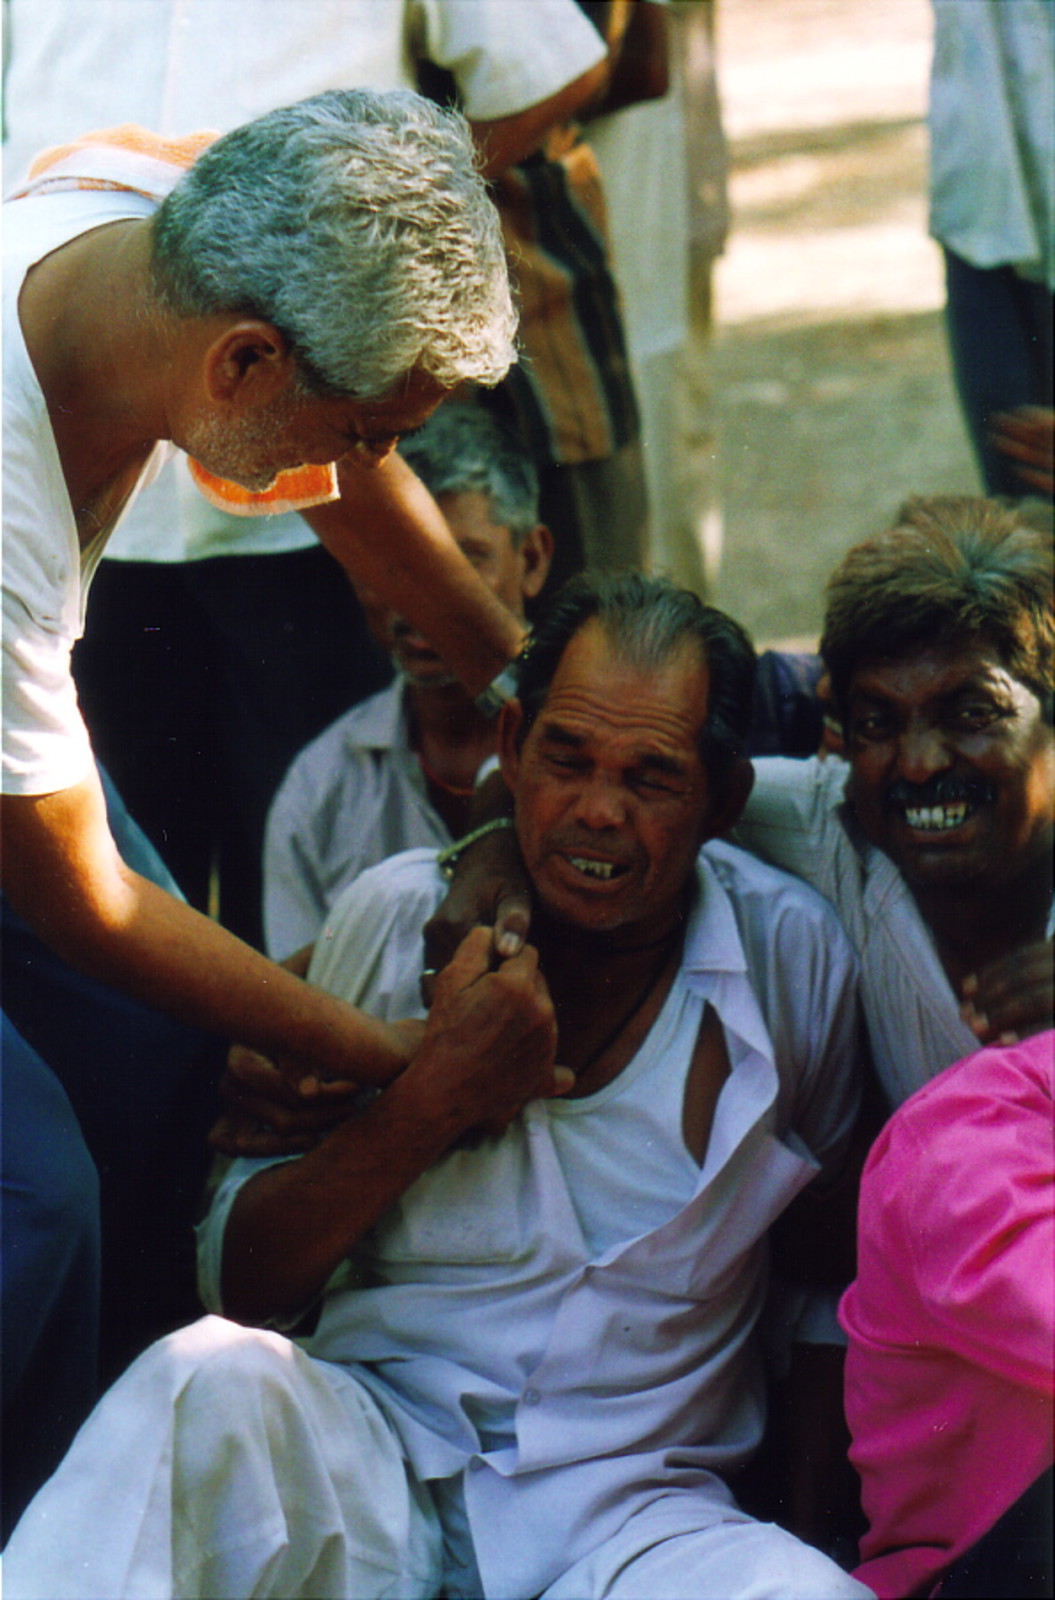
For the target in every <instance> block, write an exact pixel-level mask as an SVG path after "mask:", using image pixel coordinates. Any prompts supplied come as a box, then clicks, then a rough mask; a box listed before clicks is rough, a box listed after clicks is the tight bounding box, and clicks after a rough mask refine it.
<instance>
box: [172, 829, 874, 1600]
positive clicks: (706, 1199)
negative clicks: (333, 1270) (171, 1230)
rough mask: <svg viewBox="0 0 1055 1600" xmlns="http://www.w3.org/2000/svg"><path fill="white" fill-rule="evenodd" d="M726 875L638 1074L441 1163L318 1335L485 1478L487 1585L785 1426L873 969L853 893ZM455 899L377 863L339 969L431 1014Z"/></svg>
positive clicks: (542, 1562) (449, 1464)
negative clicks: (850, 908) (780, 1299)
mask: <svg viewBox="0 0 1055 1600" xmlns="http://www.w3.org/2000/svg"><path fill="white" fill-rule="evenodd" d="M698 890H699V892H698V896H697V901H696V905H695V908H694V910H693V912H692V914H691V917H690V922H689V926H688V929H687V932H686V939H685V948H684V954H683V962H682V967H681V970H680V972H679V973H678V975H677V976H676V978H675V980H674V984H673V985H672V988H671V991H670V993H669V994H668V996H667V999H666V1001H665V1003H664V1006H663V1008H662V1011H661V1014H660V1016H659V1017H658V1018H657V1021H656V1023H655V1024H654V1025H653V1028H652V1030H651V1031H650V1033H649V1036H648V1038H647V1040H646V1041H645V1043H644V1044H643V1045H642V1047H641V1050H640V1051H639V1052H638V1054H637V1056H635V1058H634V1060H633V1061H632V1062H631V1063H630V1064H629V1066H628V1067H627V1068H626V1069H625V1071H624V1072H623V1073H622V1074H620V1076H619V1077H618V1078H617V1079H615V1080H614V1081H613V1082H612V1083H611V1084H609V1085H607V1086H606V1087H605V1088H604V1089H602V1090H600V1091H599V1092H598V1093H597V1094H596V1095H592V1096H588V1097H583V1098H582V1099H577V1100H568V1101H561V1100H553V1101H539V1102H534V1103H532V1104H531V1105H529V1106H528V1107H527V1109H526V1110H525V1112H524V1113H523V1114H522V1116H521V1117H520V1118H518V1119H517V1121H516V1122H515V1123H514V1124H513V1125H512V1126H511V1128H510V1129H509V1130H508V1131H507V1133H506V1134H505V1135H504V1136H503V1137H502V1138H501V1139H499V1140H493V1139H492V1140H485V1141H482V1142H481V1143H479V1144H476V1145H473V1146H469V1147H464V1148H459V1149H456V1150H454V1151H452V1152H450V1153H449V1154H448V1155H447V1156H446V1157H445V1158H444V1159H443V1160H441V1161H440V1162H438V1163H437V1164H436V1165H435V1166H434V1167H433V1168H432V1169H430V1170H429V1171H428V1172H427V1173H425V1174H424V1175H423V1176H422V1177H421V1178H420V1179H418V1181H417V1182H416V1183H415V1184H414V1185H412V1186H411V1188H410V1189H409V1190H408V1191H407V1192H406V1194H405V1195H404V1196H403V1199H402V1201H401V1202H400V1203H399V1204H398V1205H397V1206H395V1207H393V1208H392V1210H391V1211H390V1212H389V1213H388V1214H387V1216H386V1217H385V1219H384V1221H383V1222H382V1224H381V1225H379V1227H378V1228H377V1229H375V1230H374V1231H373V1232H372V1234H371V1235H370V1236H369V1237H368V1238H367V1240H366V1241H364V1244H363V1247H362V1249H361V1251H359V1252H357V1258H356V1259H357V1261H358V1262H360V1263H361V1264H362V1265H364V1266H365V1267H366V1268H367V1269H368V1271H369V1272H370V1274H371V1279H372V1280H374V1279H377V1278H379V1279H380V1285H379V1287H371V1288H369V1289H358V1288H353V1289H350V1290H346V1289H334V1290H332V1291H331V1292H330V1294H329V1295H328V1297H327V1299H326V1302H325V1304H324V1306H323V1310H322V1314H321V1318H320V1321H319V1325H318V1329H317V1331H316V1333H315V1334H314V1335H313V1337H312V1338H311V1339H310V1340H309V1341H307V1344H306V1348H307V1349H308V1350H309V1351H310V1353H311V1354H312V1355H315V1356H318V1357H320V1358H322V1359H324V1360H329V1361H337V1362H341V1363H343V1364H348V1365H350V1366H351V1367H352V1369H353V1370H354V1371H355V1373H356V1375H357V1376H358V1377H359V1378H360V1379H361V1380H362V1381H363V1382H364V1383H365V1384H366V1385H367V1386H368V1387H369V1388H370V1390H371V1392H372V1393H373V1394H374V1395H375V1396H376V1398H377V1399H378V1400H379V1402H380V1403H381V1404H382V1406H383V1407H384V1408H385V1410H386V1412H387V1413H388V1415H389V1417H390V1419H391V1421H392V1423H393V1426H394V1427H395V1428H396V1430H397V1432H398V1434H399V1436H400V1438H401V1440H402V1442H403V1445H404V1448H405V1449H406V1451H407V1454H408V1457H409V1460H410V1462H411V1465H412V1467H413V1469H414V1471H415V1473H416V1474H417V1475H419V1476H420V1477H424V1478H445V1477H449V1476H451V1475H453V1474H458V1473H460V1472H462V1471H463V1469H466V1468H467V1469H468V1470H467V1471H466V1473H465V1479H464V1493H465V1505H466V1510H467V1516H468V1523H469V1528H470V1531H471V1537H472V1544H473V1549H474V1551H475V1555H476V1559H477V1562H478V1564H479V1567H480V1571H481V1573H482V1574H483V1576H484V1580H485V1586H486V1585H488V1584H490V1585H491V1587H492V1588H496V1587H502V1586H505V1588H506V1589H507V1590H508V1592H516V1593H524V1594H532V1593H538V1592H539V1591H540V1590H541V1589H542V1588H544V1587H545V1585H546V1583H547V1582H548V1581H550V1574H551V1568H552V1563H553V1562H554V1561H555V1560H559V1561H561V1562H563V1563H565V1564H566V1563H567V1561H568V1559H569V1551H571V1552H572V1555H573V1556H574V1553H575V1550H576V1547H577V1541H581V1540H582V1539H583V1538H585V1537H587V1536H588V1537H589V1539H590V1540H591V1541H593V1540H596V1539H599V1538H603V1537H604V1536H605V1534H606V1530H609V1529H611V1528H613V1527H615V1526H618V1525H619V1523H620V1522H621V1521H622V1519H623V1517H624V1516H625V1515H626V1513H627V1511H628V1510H630V1509H632V1507H633V1505H634V1504H637V1503H638V1501H639V1500H640V1498H641V1497H642V1496H645V1497H652V1496H653V1495H654V1492H655V1486H656V1484H657V1483H660V1484H662V1483H664V1482H665V1483H668V1484H669V1485H671V1486H674V1485H676V1484H684V1483H685V1482H687V1481H693V1482H699V1483H702V1482H704V1481H705V1480H706V1479H707V1475H708V1473H709V1472H715V1471H716V1472H721V1471H723V1470H726V1469H728V1468H729V1467H731V1466H735V1465H736V1464H738V1463H739V1462H741V1461H742V1460H744V1459H745V1457H746V1455H747V1454H748V1453H749V1452H750V1450H751V1449H752V1448H753V1447H754V1446H755V1444H757V1442H758V1439H759V1436H760V1433H761V1427H762V1400H761V1385H760V1382H759V1373H758V1368H757V1356H756V1353H755V1350H754V1340H753V1337H752V1334H753V1328H754V1324H755V1321H756V1319H757V1316H758V1312H759V1308H760V1306H761V1302H762V1298H763V1294H764V1288H765V1260H766V1254H765V1242H764V1241H765V1234H766V1231H767V1229H768V1227H769V1225H770V1223H771V1222H772V1221H773V1219H774V1218H775V1217H776V1216H777V1215H778V1214H779V1213H780V1211H781V1210H782V1209H783V1208H784V1206H785V1205H786V1204H787V1203H788V1201H789V1200H790V1199H791V1198H792V1197H793V1196H794V1195H795V1194H796V1193H797V1192H798V1191H799V1190H800V1189H801V1188H802V1187H803V1186H804V1185H805V1184H806V1183H807V1182H809V1181H810V1179H811V1178H812V1177H813V1176H814V1175H815V1174H816V1173H817V1171H818V1170H819V1169H823V1168H826V1167H829V1166H832V1165H834V1164H835V1163H837V1161H838V1159H839V1157H840V1156H841V1153H842V1150H843V1148H844V1146H845V1142H846V1140H847V1137H848V1135H849V1132H850V1128H851V1125H852V1121H853V1117H854V1114H855V1111H856V1105H857V1098H858V1085H859V1073H858V1070H857V1069H858V1061H857V1056H856V1029H855V1023H856V1014H855V998H854V983H855V976H856V965H855V962H854V958H853V955H852V953H851V951H850V949H849V946H848V945H847V942H846V940H845V937H844V936H843V934H842V932H841V930H840V928H839V926H838V923H837V921H836V919H835V917H834V915H833V914H832V913H831V911H830V908H828V907H827V906H825V905H824V904H823V902H822V901H820V900H819V899H818V897H817V896H815V895H814V894H813V893H812V892H811V891H810V890H808V889H806V888H805V887H804V886H803V885H801V884H798V883H796V882H794V880H792V879H790V878H788V877H787V876H785V875H784V874H782V873H777V872H775V871H773V869H771V868H768V867H766V866H765V865H763V864H762V863H761V862H758V861H756V860H753V859H752V858H751V857H750V856H747V855H745V854H744V853H743V852H741V851H738V850H734V849H733V848H731V847H730V846H727V845H721V844H712V845H710V846H708V847H707V848H706V850H705V851H704V852H703V853H702V854H701V857H700V861H699V865H698ZM443 892H444V885H443V881H442V879H441V878H440V876H439V874H438V872H437V871H436V868H435V864H434V856H433V855H432V854H431V853H430V852H427V851H423V850H418V851H410V852H407V853H406V854H404V855H402V856H399V857H396V858H394V859H393V860H391V861H388V862H385V863H383V864H382V865H381V866H379V867H377V868H375V869H373V870H371V871H370V872H367V873H366V874H364V875H363V876H362V877H360V878H359V879H358V880H357V881H356V882H355V883H354V884H353V885H351V887H350V888H349V889H347V890H346V891H345V893H344V894H343V895H342V897H341V898H340V900H339V901H338V903H337V904H336V906H335V907H334V910H333V912H332V914H331V916H330V918H329V919H328V921H327V925H326V927H325V929H324V931H323V934H322V935H321V937H320V939H319V942H318V944H317V945H316V953H315V958H314V961H313V965H312V969H311V972H310V975H309V976H310V978H311V981H313V982H316V983H319V984H321V985H322V986H323V987H324V988H327V989H330V990H332V991H333V992H336V993H338V994H340V995H342V996H343V997H345V998H347V999H349V1000H352V1001H354V1002H356V1003H358V1004H363V1005H365V1006H366V1007H368V1008H369V1009H370V1010H371V1011H374V1012H375V1013H378V1014H380V1015H382V1016H384V1017H398V1016H406V1015H411V1014H420V1005H419V1003H418V998H417V984H418V976H419V973H420V967H421V956H420V937H421V928H422V925H423V923H424V921H425V919H426V918H427V916H428V915H429V914H430V913H431V911H432V910H433V909H434V908H435V906H436V905H437V904H438V901H439V899H440V898H441V897H442V894H443ZM706 1004H710V1005H712V1006H713V1007H714V1010H715V1011H716V1012H717V1014H718V1017H719V1019H720V1021H721V1023H722V1026H723V1029H724V1032H725V1037H726V1041H727V1047H728V1051H729V1058H730V1066H731V1073H730V1076H729V1078H728V1079H727V1081H726V1083H725V1084H724V1086H723V1088H722V1091H721V1094H720V1097H719V1100H718V1105H717V1108H716V1112H715V1119H714V1124H713V1128H712V1132H711V1137H710V1142H709V1146H708V1151H707V1155H706V1158H705V1161H704V1163H703V1166H702V1168H701V1167H697V1166H696V1165H695V1163H694V1162H692V1161H691V1160H690V1159H689V1158H688V1157H687V1152H686V1151H685V1148H684V1144H683V1140H682V1135H681V1117H680V1111H681V1106H682V1100H683V1089H684V1078H685V1073H686V1071H687V1065H688V1061H689V1059H690V1058H691V1055H692V1050H693V1046H694V1044H695V1040H696V1035H697V1032H698V1028H699V1023H700V1019H701V1017H702V1014H703V1008H704V1006H705V1005H706ZM260 1165H261V1164H260V1163H250V1162H238V1163H235V1165H234V1166H233V1167H232V1169H231V1171H230V1172H229V1173H228V1175H227V1178H226V1180H225V1182H224V1184H223V1185H222V1187H221V1189H220V1190H219V1192H218V1194H217V1197H216V1200H215V1202H214V1206H213V1209H212V1212H211V1214H210V1217H209V1219H208V1220H207V1222H206V1224H205V1225H204V1226H203V1229H202V1232H201V1263H202V1287H203V1292H204V1295H205V1298H206V1302H207V1303H208V1304H210V1305H211V1306H213V1307H214V1308H218V1303H219V1302H218V1293H219V1261H220V1251H221V1247H222V1234H223V1228H224V1224H225V1221H226V1217H227V1215H228V1213H229V1209H230V1205H231V1203H232V1201H233V1198H234V1195H235V1194H236V1192H237V1190H238V1188H239V1187H240V1185H241V1184H242V1183H243V1182H244V1181H246V1179H247V1178H248V1177H249V1176H251V1175H252V1173H253V1172H255V1171H256V1170H258V1169H259V1166H260ZM587 1530H588V1533H587ZM557 1552H559V1553H560V1554H559V1556H558V1554H557Z"/></svg>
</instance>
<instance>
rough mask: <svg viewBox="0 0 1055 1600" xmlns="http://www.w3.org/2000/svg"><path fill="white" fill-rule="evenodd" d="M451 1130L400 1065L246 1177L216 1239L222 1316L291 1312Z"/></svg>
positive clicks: (321, 1284)
mask: <svg viewBox="0 0 1055 1600" xmlns="http://www.w3.org/2000/svg"><path fill="white" fill-rule="evenodd" d="M461 1131H462V1128H461V1125H460V1122H459V1119H458V1117H457V1115H453V1116H452V1115H451V1113H450V1111H449V1109H448V1110H447V1111H446V1112H445V1113H440V1112H438V1111H437V1110H436V1109H435V1108H432V1109H430V1110H428V1111H426V1109H425V1102H424V1099H423V1097H422V1095H421V1094H420V1093H419V1089H418V1084H417V1082H416V1079H415V1076H414V1074H413V1069H409V1070H408V1072H407V1073H406V1074H404V1075H403V1077H401V1078H399V1079H397V1080H396V1081H395V1082H394V1083H393V1084H391V1085H390V1087H389V1088H388V1089H386V1090H385V1091H384V1092H383V1093H382V1094H381V1095H380V1096H378V1098H377V1099H376V1100H375V1101H374V1102H373V1104H372V1105H370V1106H368V1107H366V1108H365V1109H363V1110H362V1111H360V1112H358V1113H356V1114H355V1115H354V1116H353V1117H351V1118H349V1119H348V1121H346V1122H344V1123H342V1124H341V1126H340V1127H339V1128H336V1129H335V1130H334V1131H333V1132H332V1133H330V1134H329V1135H328V1136H327V1137H326V1139H325V1140H323V1142H322V1143H321V1144H319V1145H317V1146H316V1147H315V1149H314V1150H311V1151H309V1152H308V1153H307V1154H306V1155H304V1156H302V1157H300V1158H299V1159H298V1160H295V1161H289V1162H284V1163H283V1164H282V1165H280V1166H274V1167H269V1168H267V1170H266V1171H264V1172H261V1173H259V1174H258V1175H257V1176H256V1177H254V1178H251V1179H250V1180H249V1182H248V1183H247V1184H246V1185H245V1187H244V1188H243V1189H242V1190H241V1191H240V1192H239V1194H238V1197H237V1199H236V1200H235V1203H234V1206H233V1208H232V1210H231V1215H230V1217H229V1219H228V1222H227V1228H226V1232H225V1235H224V1250H223V1277H222V1294H223V1308H224V1312H225V1314H226V1315H228V1316H231V1317H234V1318H236V1319H237V1320H238V1321H241V1322H249V1323H266V1322H270V1321H284V1320H287V1319H289V1318H291V1317H295V1316H296V1315H298V1313H300V1312H301V1311H303V1310H304V1309H305V1308H306V1307H307V1306H309V1305H310V1304H311V1303H312V1301H313V1300H315V1299H316V1298H317V1296H318V1295H319V1294H320V1293H321V1292H322V1290H323V1289H324V1288H325V1286H326V1284H327V1282H328V1281H329V1279H330V1278H331V1276H332V1275H333V1273H334V1272H335V1270H336V1269H337V1267H338V1266H340V1264H341V1262H342V1261H344V1260H345V1258H346V1257H347V1256H348V1255H350V1254H351V1252H352V1251H353V1250H354V1249H355V1247H356V1245H357V1244H358V1243H359V1241H360V1240H361V1239H362V1237H363V1236H364V1234H365V1233H366V1232H367V1231H368V1230H369V1229H370V1228H372V1227H373V1226H374V1225H375V1223H377V1222H378V1221H379V1220H380V1218H381V1217H382V1216H383V1215H384V1213H385V1212H386V1211H387V1210H388V1209H389V1208H390V1207H391V1206H392V1205H394V1204H395V1203H396V1201H397V1200H398V1199H399V1198H400V1196H401V1195H402V1194H403V1193H404V1192H405V1191H406V1190H407V1189H408V1188H409V1187H410V1185H411V1184H412V1183H413V1182H414V1180H415V1179H416V1178H418V1177H420V1176H421V1174H422V1173H423V1172H425V1171H426V1170H427V1168H428V1167H430V1166H431V1165H432V1164H433V1163H434V1162H435V1161H437V1160H438V1159H439V1158H440V1156H442V1155H443V1154H444V1152H445V1151H446V1150H447V1149H448V1148H449V1146H450V1145H451V1143H452V1142H453V1141H454V1139H455V1138H456V1137H457V1135H458V1134H459V1133H460V1132H461Z"/></svg>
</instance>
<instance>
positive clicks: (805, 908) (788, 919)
mask: <svg viewBox="0 0 1055 1600" xmlns="http://www.w3.org/2000/svg"><path fill="white" fill-rule="evenodd" d="M701 856H702V858H703V860H704V861H706V862H707V864H708V865H709V866H710V867H711V868H712V869H713V871H714V873H715V875H716V876H717V878H718V880H719V882H720V883H721V885H722V887H723V888H724V889H725V891H726V893H727V895H728V896H729V900H730V903H731V905H732V908H733V913H734V915H735V917H736V920H737V924H738V926H739V928H740V933H741V937H742V938H743V937H744V936H745V934H746V935H747V936H748V937H751V938H754V936H756V935H757V934H759V933H763V934H765V936H766V940H767V942H770V943H772V942H776V941H777V940H778V938H779V932H778V930H779V929H781V928H783V929H785V930H786V929H787V928H789V927H790V926H795V927H797V928H798V929H800V930H801V933H802V935H803V937H808V938H810V939H811V940H817V941H820V942H823V941H824V940H828V939H830V940H832V941H834V943H835V944H836V945H837V946H840V947H841V946H844V945H845V947H846V952H847V955H849V953H850V947H849V944H848V942H847V940H846V935H845V933H844V931H843V927H842V924H841V922H840V921H839V918H838V916H837V915H836V913H835V911H834V909H833V908H832V905H831V903H830V902H829V901H828V900H826V899H825V897H824V896H823V895H822V894H820V893H819V892H818V891H817V890H816V889H814V888H812V887H811V886H810V885H809V884H808V883H805V882H804V881H803V880H802V879H801V878H799V877H796V876H795V875H794V874H792V873H791V872H785V871H784V870H783V869H782V868H780V867H774V866H772V865H770V863H769V862H766V861H762V860H760V859H759V858H758V856H756V855H753V854H752V853H751V851H749V850H745V849H743V848H742V847H740V846H739V845H734V844H730V843H728V842H727V841H725V840H720V839H714V840H712V841H711V842H710V843H709V844H706V845H704V847H703V850H702V851H701Z"/></svg>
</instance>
